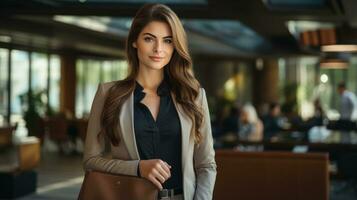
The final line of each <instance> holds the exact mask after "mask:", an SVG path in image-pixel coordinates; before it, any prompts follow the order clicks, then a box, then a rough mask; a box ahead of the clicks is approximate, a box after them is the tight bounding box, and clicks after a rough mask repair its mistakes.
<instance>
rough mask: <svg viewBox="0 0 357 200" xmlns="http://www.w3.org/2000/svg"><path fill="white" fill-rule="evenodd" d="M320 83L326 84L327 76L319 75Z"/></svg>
mask: <svg viewBox="0 0 357 200" xmlns="http://www.w3.org/2000/svg"><path fill="white" fill-rule="evenodd" d="M320 81H321V82H322V83H327V81H328V76H327V75H326V74H321V76H320Z"/></svg>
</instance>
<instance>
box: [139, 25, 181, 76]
mask: <svg viewBox="0 0 357 200" xmlns="http://www.w3.org/2000/svg"><path fill="white" fill-rule="evenodd" d="M133 47H134V48H136V49H137V54H138V59H139V63H140V67H146V68H149V69H153V70H160V69H163V67H164V66H165V65H167V64H168V63H169V62H170V59H171V56H172V54H173V52H174V44H173V42H172V32H171V28H170V26H169V25H168V24H167V23H165V22H159V21H152V22H150V23H149V24H147V25H146V26H145V27H144V28H143V30H142V31H141V32H140V34H139V36H138V39H137V40H136V42H134V43H133Z"/></svg>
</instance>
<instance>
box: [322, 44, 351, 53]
mask: <svg viewBox="0 0 357 200" xmlns="http://www.w3.org/2000/svg"><path fill="white" fill-rule="evenodd" d="M321 51H324V52H357V45H352V44H335V45H324V46H321Z"/></svg>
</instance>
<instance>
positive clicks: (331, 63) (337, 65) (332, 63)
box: [320, 59, 348, 69]
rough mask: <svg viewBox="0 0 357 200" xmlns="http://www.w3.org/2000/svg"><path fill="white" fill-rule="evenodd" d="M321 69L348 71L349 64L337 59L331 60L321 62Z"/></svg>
mask: <svg viewBox="0 0 357 200" xmlns="http://www.w3.org/2000/svg"><path fill="white" fill-rule="evenodd" d="M320 67H321V68H325V69H346V68H347V67H348V63H347V62H344V61H341V60H337V59H330V60H325V61H321V62H320Z"/></svg>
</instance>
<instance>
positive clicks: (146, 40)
mask: <svg viewBox="0 0 357 200" xmlns="http://www.w3.org/2000/svg"><path fill="white" fill-rule="evenodd" d="M153 40H154V39H153V38H152V37H144V41H145V42H151V41H153Z"/></svg>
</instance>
